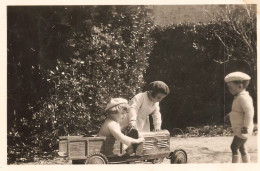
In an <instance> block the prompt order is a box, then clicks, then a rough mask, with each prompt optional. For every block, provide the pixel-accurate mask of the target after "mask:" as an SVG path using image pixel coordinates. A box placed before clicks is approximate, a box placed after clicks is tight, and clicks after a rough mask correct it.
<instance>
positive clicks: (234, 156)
mask: <svg viewBox="0 0 260 171" xmlns="http://www.w3.org/2000/svg"><path fill="white" fill-rule="evenodd" d="M239 159H240V156H239V155H232V163H239Z"/></svg>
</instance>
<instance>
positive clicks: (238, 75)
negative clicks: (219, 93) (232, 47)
mask: <svg viewBox="0 0 260 171" xmlns="http://www.w3.org/2000/svg"><path fill="white" fill-rule="evenodd" d="M250 79H251V78H250V76H248V75H247V74H245V73H242V72H233V73H230V74H228V75H227V76H226V77H225V82H226V83H227V86H228V88H229V91H230V93H231V94H232V95H234V96H235V97H234V100H233V104H232V111H231V112H230V113H229V114H228V115H229V117H230V122H231V126H232V130H233V132H234V134H235V136H234V139H233V142H232V144H231V150H232V163H238V162H239V160H240V156H239V154H238V151H240V154H241V158H242V162H243V163H248V162H250V157H249V154H248V153H247V150H246V147H245V144H246V141H247V139H248V137H249V135H250V134H252V132H253V128H254V123H253V117H254V106H253V100H252V98H251V96H250V95H249V93H248V92H247V91H246V88H247V86H248V85H249V80H250Z"/></svg>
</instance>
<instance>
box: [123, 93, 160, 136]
mask: <svg viewBox="0 0 260 171" xmlns="http://www.w3.org/2000/svg"><path fill="white" fill-rule="evenodd" d="M129 105H130V108H131V109H132V111H133V112H132V114H131V115H130V116H129V118H128V119H129V121H131V120H136V124H137V125H136V126H137V130H138V131H140V132H149V131H150V122H149V115H150V114H151V115H152V117H153V125H154V128H155V129H161V124H162V119H161V113H160V107H159V102H157V103H154V102H152V101H151V100H150V99H149V97H148V92H143V93H139V94H137V95H135V96H134V97H133V98H132V100H131V101H130V102H129Z"/></svg>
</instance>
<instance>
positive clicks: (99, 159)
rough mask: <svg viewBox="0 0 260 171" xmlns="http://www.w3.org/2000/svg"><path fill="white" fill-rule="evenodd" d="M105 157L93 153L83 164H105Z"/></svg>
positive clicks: (106, 161)
mask: <svg viewBox="0 0 260 171" xmlns="http://www.w3.org/2000/svg"><path fill="white" fill-rule="evenodd" d="M107 163H108V160H107V157H106V156H105V155H104V154H102V153H93V154H91V155H89V156H88V157H87V158H86V162H85V164H107Z"/></svg>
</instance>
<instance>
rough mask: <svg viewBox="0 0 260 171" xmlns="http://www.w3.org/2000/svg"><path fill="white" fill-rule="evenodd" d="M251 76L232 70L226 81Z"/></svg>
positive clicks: (242, 79) (247, 78)
mask: <svg viewBox="0 0 260 171" xmlns="http://www.w3.org/2000/svg"><path fill="white" fill-rule="evenodd" d="M250 79H251V77H250V76H249V75H247V74H246V73H243V72H232V73H230V74H228V75H227V76H226V77H225V82H230V81H245V80H250Z"/></svg>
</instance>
